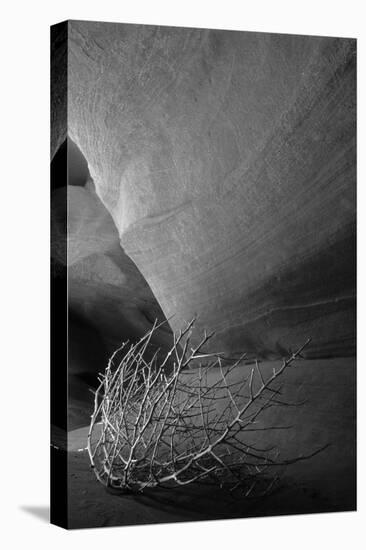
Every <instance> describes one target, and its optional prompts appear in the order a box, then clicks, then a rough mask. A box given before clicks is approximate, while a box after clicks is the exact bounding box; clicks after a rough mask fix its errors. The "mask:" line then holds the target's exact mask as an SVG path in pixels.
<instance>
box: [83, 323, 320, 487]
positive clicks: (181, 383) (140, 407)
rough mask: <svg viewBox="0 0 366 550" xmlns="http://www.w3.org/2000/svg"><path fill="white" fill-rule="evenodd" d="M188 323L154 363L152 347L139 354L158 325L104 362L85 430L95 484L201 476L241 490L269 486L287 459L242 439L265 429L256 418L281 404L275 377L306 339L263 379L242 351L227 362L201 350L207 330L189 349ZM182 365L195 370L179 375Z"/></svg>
mask: <svg viewBox="0 0 366 550" xmlns="http://www.w3.org/2000/svg"><path fill="white" fill-rule="evenodd" d="M193 325H194V320H193V321H192V322H191V323H189V324H188V325H187V327H186V328H185V330H183V331H181V332H180V333H179V335H176V336H174V343H173V345H172V348H171V349H170V351H169V352H168V353H166V354H165V355H164V357H163V359H162V360H161V359H160V356H159V353H158V352H156V353H155V354H154V356H153V357H152V358H151V359H149V360H147V359H146V352H147V350H148V348H149V344H150V342H151V338H152V336H153V334H154V332H155V331H156V330H157V329H158V326H157V324H156V323H155V324H154V326H153V327H152V329H151V330H150V331H149V332H148V333H147V334H146V335H145V336H144V337H143V338H142V339H141V340H140V341H139V342H138V343H137V344H135V345H131V346H130V347H129V348H128V346H127V344H123V345H122V347H121V348H119V349H118V350H116V352H115V353H114V354H113V356H112V357H111V359H110V360H109V363H108V366H107V368H106V371H105V373H104V375H103V376H101V378H100V385H99V387H98V389H97V390H96V393H95V402H94V412H93V415H92V418H91V424H90V430H89V435H88V452H89V457H90V462H91V466H92V468H93V469H94V472H95V475H96V477H97V479H98V480H99V481H100V482H101V483H102V484H103V485H105V486H107V487H113V488H115V489H120V490H122V491H143V490H144V489H145V488H147V487H156V486H171V485H187V484H191V483H194V482H198V481H201V480H204V481H207V482H209V481H212V482H214V483H216V484H219V485H220V486H223V485H227V486H229V487H230V489H231V490H234V489H238V488H239V489H240V490H241V491H243V492H244V494H245V495H246V496H249V495H250V494H252V493H253V491H254V489H255V488H258V487H262V488H263V487H264V492H266V491H268V490H269V489H270V487H271V486H272V484H273V483H274V481H275V480H276V476H268V471H271V469H273V468H275V467H277V466H279V465H281V464H282V465H283V464H284V463H285V462H284V461H280V460H279V458H278V454H279V453H278V450H277V449H276V448H272V447H266V448H261V447H258V446H257V445H254V443H252V442H250V441H251V438H250V435H251V433H250V432H258V430H265V429H270V428H266V427H263V428H260V427H258V420H259V419H260V417H261V415H262V413H263V412H264V411H265V410H266V409H268V408H269V407H272V406H275V405H281V404H286V403H282V402H281V401H280V390H279V389H278V387H276V386H278V384H275V382H277V381H278V379H279V378H280V377H281V375H282V374H283V373H284V371H285V369H286V368H287V367H288V366H289V365H290V364H291V363H292V362H293V361H294V360H295V359H296V358H297V357H298V356H300V354H301V352H302V350H303V349H304V347H305V346H306V345H307V344H308V342H309V340H308V341H307V342H306V343H305V344H304V345H303V346H302V347H301V348H300V349H298V350H297V351H296V352H295V353H292V354H291V355H290V356H289V357H288V358H287V359H285V360H284V361H283V363H282V365H281V366H280V367H278V369H277V370H275V369H273V371H272V374H271V375H270V376H269V377H267V378H266V379H265V377H264V376H263V373H262V370H261V368H260V367H259V365H258V363H257V362H256V363H255V366H254V367H253V368H251V369H250V372H249V374H247V375H246V376H244V373H245V372H246V371H245V370H243V368H242V366H241V364H242V362H243V359H244V357H245V355H242V356H241V357H240V358H239V359H238V360H236V361H227V360H226V359H224V358H223V357H222V356H221V355H220V354H214V353H204V351H203V348H204V346H205V344H207V342H208V341H209V339H210V338H211V337H212V336H213V333H212V334H205V335H204V337H203V338H202V340H201V342H200V343H199V344H198V345H197V346H195V347H191V344H190V342H191V334H192V328H193ZM119 354H121V355H123V358H122V360H121V361H119V363H118V366H117V367H115V365H114V361H116V357H117V356H118V355H119ZM202 360H204V361H205V364H204V365H203V364H202ZM197 363H198V364H197ZM190 365H191V366H195V368H194V369H190V370H189V369H188V372H187V367H189V366H190ZM300 458H302V457H300ZM298 459H299V458H298ZM298 459H293V461H295V460H298ZM261 491H262V489H261Z"/></svg>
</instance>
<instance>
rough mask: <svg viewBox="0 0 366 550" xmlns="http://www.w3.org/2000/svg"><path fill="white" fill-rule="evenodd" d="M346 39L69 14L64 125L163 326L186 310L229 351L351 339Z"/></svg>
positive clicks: (341, 351)
mask: <svg viewBox="0 0 366 550" xmlns="http://www.w3.org/2000/svg"><path fill="white" fill-rule="evenodd" d="M355 50H356V43H355V41H354V40H351V39H333V38H322V37H308V36H291V35H271V34H261V33H238V32H227V31H225V32H224V31H211V30H199V29H182V28H162V27H151V26H141V25H124V24H111V23H91V22H80V21H71V22H69V60H68V71H69V73H68V86H69V98H68V102H69V103H68V109H69V110H68V114H69V119H68V122H69V132H70V135H71V137H72V139H73V140H74V141H75V142H76V143H77V145H78V146H79V147H80V149H81V151H82V152H83V153H84V155H85V157H86V159H87V161H88V164H89V169H90V172H91V176H92V178H93V181H94V182H95V186H96V192H97V194H98V195H99V197H100V198H101V200H102V202H103V203H104V205H105V206H106V208H107V209H108V211H109V212H110V214H111V216H112V218H113V220H114V223H115V225H116V227H117V228H118V232H119V238H120V241H121V244H122V246H123V249H124V251H125V252H126V254H127V255H128V256H129V257H130V258H132V260H133V262H134V263H135V264H136V265H137V267H138V269H139V270H140V271H141V273H142V275H143V276H144V277H145V279H146V280H147V282H148V284H149V285H150V287H151V289H152V291H153V293H154V294H155V296H156V298H157V300H158V302H159V304H160V305H161V307H162V309H163V311H164V313H165V315H166V316H167V317H170V316H171V315H172V314H174V315H175V317H174V318H173V319H172V321H171V325H172V328H173V329H174V330H177V329H179V328H181V325H182V323H183V322H184V321H188V320H190V319H191V318H192V316H194V315H198V319H199V326H200V327H205V328H207V329H209V330H215V331H216V342H215V347H216V349H218V348H222V350H223V351H229V352H230V353H235V352H236V351H238V350H243V349H247V350H248V351H249V352H253V353H256V354H260V355H262V356H267V357H272V356H273V357H274V356H278V355H282V354H283V353H284V350H285V349H287V348H288V347H290V346H291V347H295V346H296V345H298V344H301V343H302V342H303V341H304V339H305V338H306V337H307V336H308V335H310V336H312V337H313V342H312V345H311V346H310V347H309V351H308V356H317V357H322V356H333V355H338V356H339V355H347V354H352V353H354V346H355V63H356V55H355ZM75 201H77V198H75ZM88 257H90V255H89V256H88ZM100 260H102V261H103V262H104V263H105V265H104V267H103V269H104V270H105V271H106V272H107V275H108V277H109V275H110V274H111V272H110V271H109V267H108V266H109V265H111V264H112V263H113V259H112V258H111V256H110V255H109V257H107V256H106V255H105V254H103V255H102V256H101V257H100ZM71 269H74V268H73V267H72V268H71ZM75 269H76V268H75ZM103 273H104V272H103ZM103 276H104V275H103ZM76 279H77V277H76ZM76 279H75V280H76ZM113 288H114V289H115V291H116V293H115V294H113V300H112V301H111V302H109V305H110V306H111V307H114V305H113V302H114V300H118V288H119V287H118V285H114V286H113Z"/></svg>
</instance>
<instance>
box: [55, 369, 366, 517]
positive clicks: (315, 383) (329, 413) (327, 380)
mask: <svg viewBox="0 0 366 550" xmlns="http://www.w3.org/2000/svg"><path fill="white" fill-rule="evenodd" d="M276 365H279V363H278V362H267V363H263V364H262V368H263V369H264V372H265V373H266V372H268V373H269V372H270V369H272V367H273V366H276ZM355 367H356V365H355V359H354V358H337V359H322V360H311V361H305V360H304V361H298V362H296V365H295V366H294V367H291V368H290V369H289V370H288V371H287V373H286V375H285V379H284V381H285V382H286V384H285V394H286V397H287V398H288V399H290V398H291V399H292V400H299V399H304V398H305V399H306V400H307V401H306V403H305V404H304V405H302V406H300V407H295V408H294V407H291V408H286V409H273V410H272V409H271V410H270V411H268V413H267V414H268V415H269V416H268V418H264V419H263V422H264V423H266V425H268V424H270V423H272V424H279V423H282V424H283V423H284V422H285V421H286V422H287V424H289V423H290V424H291V425H293V426H294V427H293V428H292V429H291V430H289V431H288V430H286V431H283V430H281V431H276V430H274V431H271V432H262V434H258V435H257V436H256V437H258V439H257V441H261V442H262V443H263V441H264V439H263V438H265V442H266V443H271V444H276V445H277V446H278V447H279V448H280V449H281V452H282V456H284V457H289V458H291V457H293V456H298V455H300V454H302V453H310V452H312V451H314V450H316V449H317V448H320V447H322V446H324V445H329V446H328V447H327V448H326V449H325V450H324V451H322V452H321V453H320V454H318V455H316V456H314V457H313V458H311V459H307V460H304V461H301V462H298V463H296V464H294V465H292V466H290V467H288V468H287V470H286V471H285V472H284V474H283V477H282V479H281V481H280V482H279V484H278V485H277V487H276V488H275V489H274V491H273V493H272V494H270V495H269V496H267V497H266V498H262V499H250V500H248V499H243V498H238V497H236V498H233V497H232V495H231V494H230V493H228V492H227V491H226V490H223V489H221V490H220V489H216V488H212V487H211V488H209V487H203V486H198V485H196V486H190V487H186V488H178V489H169V490H168V489H167V490H161V489H151V490H149V491H147V492H146V493H144V494H143V495H118V494H112V493H110V492H108V491H107V490H106V489H105V488H104V487H102V486H101V485H100V484H99V483H98V482H97V481H96V479H95V477H94V474H93V472H92V471H91V469H90V467H89V461H88V455H87V452H86V451H79V450H78V449H82V448H84V447H85V445H86V434H87V428H86V427H83V428H80V429H77V430H74V431H71V432H69V434H68V490H69V526H70V527H71V528H82V527H101V526H112V525H138V524H146V523H168V522H177V521H196V520H209V519H224V518H238V517H251V516H266V515H279V514H297V513H311V512H331V511H347V510H354V509H355V507H356V479H355V478H356V448H355V447H356V437H355V431H356V427H355V371H356V368H355ZM248 368H250V367H243V370H242V371H241V372H242V373H243V375H244V371H245V370H247V369H248ZM241 375H242V374H241V373H239V376H241ZM263 433H264V434H265V435H263ZM60 452H63V451H60Z"/></svg>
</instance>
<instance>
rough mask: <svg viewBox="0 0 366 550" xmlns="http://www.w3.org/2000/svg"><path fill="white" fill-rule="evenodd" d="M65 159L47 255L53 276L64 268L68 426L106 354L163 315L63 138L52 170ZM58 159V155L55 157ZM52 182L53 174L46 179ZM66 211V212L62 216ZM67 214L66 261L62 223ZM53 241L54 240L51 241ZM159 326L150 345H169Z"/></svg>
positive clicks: (75, 422) (85, 415)
mask: <svg viewBox="0 0 366 550" xmlns="http://www.w3.org/2000/svg"><path fill="white" fill-rule="evenodd" d="M66 153H67V160H68V184H69V185H68V186H67V187H66V186H62V185H61V184H62V183H65V182H64V181H60V182H59V183H60V185H59V186H56V187H57V188H56V189H55V190H54V191H53V193H52V236H53V238H52V259H53V262H54V268H55V269H56V273H55V275H56V276H57V269H59V271H60V276H62V267H63V266H67V282H68V383H69V402H68V413H69V425H70V426H71V427H73V428H75V427H78V426H79V425H84V424H85V423H87V422H89V420H90V414H91V411H90V410H89V408H90V407H91V405H92V394H91V393H90V391H89V388H90V387H93V386H95V385H96V384H97V383H98V380H97V375H98V373H99V372H102V371H103V370H104V368H105V366H106V364H107V361H108V358H109V357H110V355H111V354H112V352H113V351H114V350H115V349H116V348H117V347H119V346H120V345H121V343H122V342H124V341H126V340H129V341H131V342H135V341H136V340H138V339H139V338H141V337H142V336H143V335H145V333H146V332H147V331H148V330H150V328H151V327H152V324H153V323H154V321H155V320H156V319H158V320H159V321H160V322H161V321H164V320H165V317H164V314H163V312H162V311H161V309H160V307H159V304H158V303H157V301H156V299H155V297H154V296H153V294H152V292H151V290H150V288H149V286H148V284H147V283H146V281H145V280H144V278H143V277H142V275H141V273H140V272H139V270H138V269H137V268H136V266H135V265H134V263H133V262H132V260H131V259H130V258H129V257H128V256H126V254H125V253H124V252H123V250H122V249H121V247H120V244H119V237H118V232H117V229H116V227H115V225H114V223H113V220H112V218H111V216H110V214H109V213H108V211H107V210H106V208H105V207H104V206H103V204H102V203H101V201H100V199H99V198H98V196H97V195H96V193H95V191H94V185H93V182H92V181H91V180H90V175H89V171H88V167H87V164H86V161H85V159H84V158H83V157H82V155H81V153H80V151H78V149H77V147H76V146H75V144H73V142H72V141H71V140H70V139H69V140H68V143H67V144H66V143H64V144H63V145H62V146H61V148H60V149H59V152H58V154H56V155H55V156H54V159H53V162H52V169H53V170H54V171H57V169H58V168H59V164H60V163H61V164H62V163H63V162H64V161H65V156H66ZM60 157H61V158H60ZM53 181H54V182H57V179H56V178H53ZM66 210H67V215H66ZM66 219H67V259H66V257H65V255H66V254H65V250H66V249H65V246H64V239H65V222H66ZM58 243H59V244H58ZM170 338H171V331H170V328H169V326H168V324H165V325H163V326H162V327H161V329H160V330H159V331H158V333H157V335H156V338H153V340H152V347H153V349H154V350H155V349H156V347H161V348H164V347H165V346H168V345H169V344H170Z"/></svg>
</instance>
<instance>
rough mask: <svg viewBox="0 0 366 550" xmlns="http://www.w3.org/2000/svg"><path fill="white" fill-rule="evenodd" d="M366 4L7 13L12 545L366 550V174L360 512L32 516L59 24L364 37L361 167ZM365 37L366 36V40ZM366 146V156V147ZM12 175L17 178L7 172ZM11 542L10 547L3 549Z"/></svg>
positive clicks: (1, 491) (44, 409) (5, 364)
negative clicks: (187, 517)
mask: <svg viewBox="0 0 366 550" xmlns="http://www.w3.org/2000/svg"><path fill="white" fill-rule="evenodd" d="M361 6H362V2H361V1H360V2H356V1H350V0H342V1H341V2H340V1H336V0H333V1H322V0H317V1H310V0H293V1H286V2H285V1H279V0H273V1H268V2H265V1H263V0H252V1H251V2H247V1H244V0H242V1H238V2H234V1H230V0H222V1H221V2H217V1H213V0H211V1H203V0H193V1H188V0H184V1H179V0H171V1H170V2H168V1H167V2H163V1H158V0H150V1H148V0H146V1H144V2H142V1H138V0H128V2H124V1H122V0H119V1H109V0H98V1H96V0H88V1H85V2H83V1H81V0H73V1H68V0H60V1H59V2H58V3H57V5H56V3H55V2H54V1H53V0H51V1H48V2H47V1H45V0H44V1H41V0H38V1H23V2H17V1H12V2H3V3H2V8H1V15H2V18H1V31H0V39H1V49H0V52H1V58H2V60H1V65H0V75H1V85H0V93H1V101H0V108H1V118H0V123H1V132H0V135H1V139H2V146H1V169H0V174H1V180H0V185H1V187H0V198H1V202H0V209H1V210H0V223H1V227H0V236H1V260H2V261H1V271H0V276H1V279H2V280H1V285H0V289H1V301H0V307H1V309H0V311H1V317H0V319H1V332H0V335H1V338H0V345H1V355H0V369H1V370H0V373H1V391H0V403H1V412H0V414H1V428H2V429H0V441H1V452H0V457H1V469H0V506H1V511H0V541H1V542H0V544H1V543H2V547H3V548H6V549H7V548H23V547H24V548H26V547H35V548H39V549H43V548H49V547H52V548H54V549H58V548H63V549H65V550H69V549H72V548H80V547H84V548H88V550H89V549H93V548H99V549H100V548H101V547H102V546H104V545H105V547H108V548H111V547H112V546H113V545H114V544H116V545H118V548H122V547H123V548H134V549H136V548H143V547H145V546H146V547H148V548H149V549H150V548H159V549H162V548H174V549H176V548H177V549H180V548H185V549H186V548H190V549H192V550H193V549H196V548H197V549H199V548H208V547H212V548H223V547H224V548H225V547H229V546H230V548H239V547H241V548H243V547H247V548H248V547H249V548H250V547H255V548H256V549H258V548H259V549H261V548H271V549H276V548H281V550H282V549H287V548H291V549H292V550H293V549H296V550H301V549H305V548H306V549H309V548H310V549H318V548H319V549H322V548H324V549H325V548H332V549H338V548H342V549H344V548H346V547H347V546H351V547H354V548H359V547H360V546H361V534H362V532H363V533H364V532H365V529H364V528H363V527H364V526H363V522H365V521H366V516H365V498H364V490H363V488H364V486H365V483H364V481H365V475H364V471H365V452H364V451H365V445H364V441H365V439H364V437H363V432H365V418H364V407H363V403H362V397H363V392H364V391H365V375H364V370H365V366H364V364H363V363H364V357H363V354H362V348H363V338H364V337H365V333H364V326H365V323H364V320H363V318H364V315H363V311H362V310H363V309H364V306H365V299H364V297H365V291H364V290H363V289H364V288H365V286H366V285H365V282H364V281H365V266H364V263H365V262H364V254H363V253H362V248H364V244H363V239H364V238H365V235H366V233H365V222H364V221H363V220H362V216H363V215H364V212H365V210H364V208H363V206H364V200H363V199H364V196H365V191H364V182H363V181H362V173H361V172H359V177H358V183H359V191H358V199H359V208H358V218H359V258H358V263H359V274H358V280H359V282H360V284H359V289H358V297H359V305H358V309H359V325H358V326H359V337H358V342H359V346H358V348H359V351H358V390H359V426H361V428H360V429H359V433H358V441H359V453H360V454H359V464H360V468H359V505H358V508H359V512H357V513H341V514H325V515H309V516H292V517H290V518H286V517H277V518H266V519H243V520H232V521H221V522H206V523H188V524H177V525H167V526H165V525H162V526H161V525H159V526H147V527H124V528H122V527H120V528H108V529H94V530H92V529H90V530H83V531H73V532H66V531H63V530H61V529H59V528H57V527H55V526H50V525H49V524H48V523H47V521H46V520H43V521H42V519H40V518H39V517H36V516H34V514H30V513H29V512H27V511H25V509H24V507H44V506H47V504H48V495H49V447H48V445H49V25H51V24H53V23H56V22H59V21H62V20H64V19H90V20H104V21H116V22H127V23H150V24H165V25H178V26H197V27H211V28H212V27H213V28H227V29H238V30H252V31H271V32H285V33H296V34H321V35H336V36H344V37H349V36H351V37H357V38H358V39H359V40H358V54H359V55H358V63H359V73H358V77H359V86H360V88H359V94H358V107H359V169H361V168H362V167H363V166H364V163H363V158H362V155H361V154H360V153H361V150H362V148H363V149H364V145H365V139H364V135H361V134H364V132H363V128H362V126H361V125H362V122H364V116H363V115H364V111H365V108H364V101H365V100H364V98H365V97H366V94H365V86H364V84H365V82H364V72H365V71H364V70H363V67H364V66H365V55H364V53H365V51H364V50H365V45H364V36H365V31H366V26H365V20H366V18H364V17H363V14H362V7H361ZM362 31H363V32H364V34H363V35H362ZM362 146H363V147H362ZM4 168H5V169H4ZM2 539H4V540H2Z"/></svg>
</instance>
